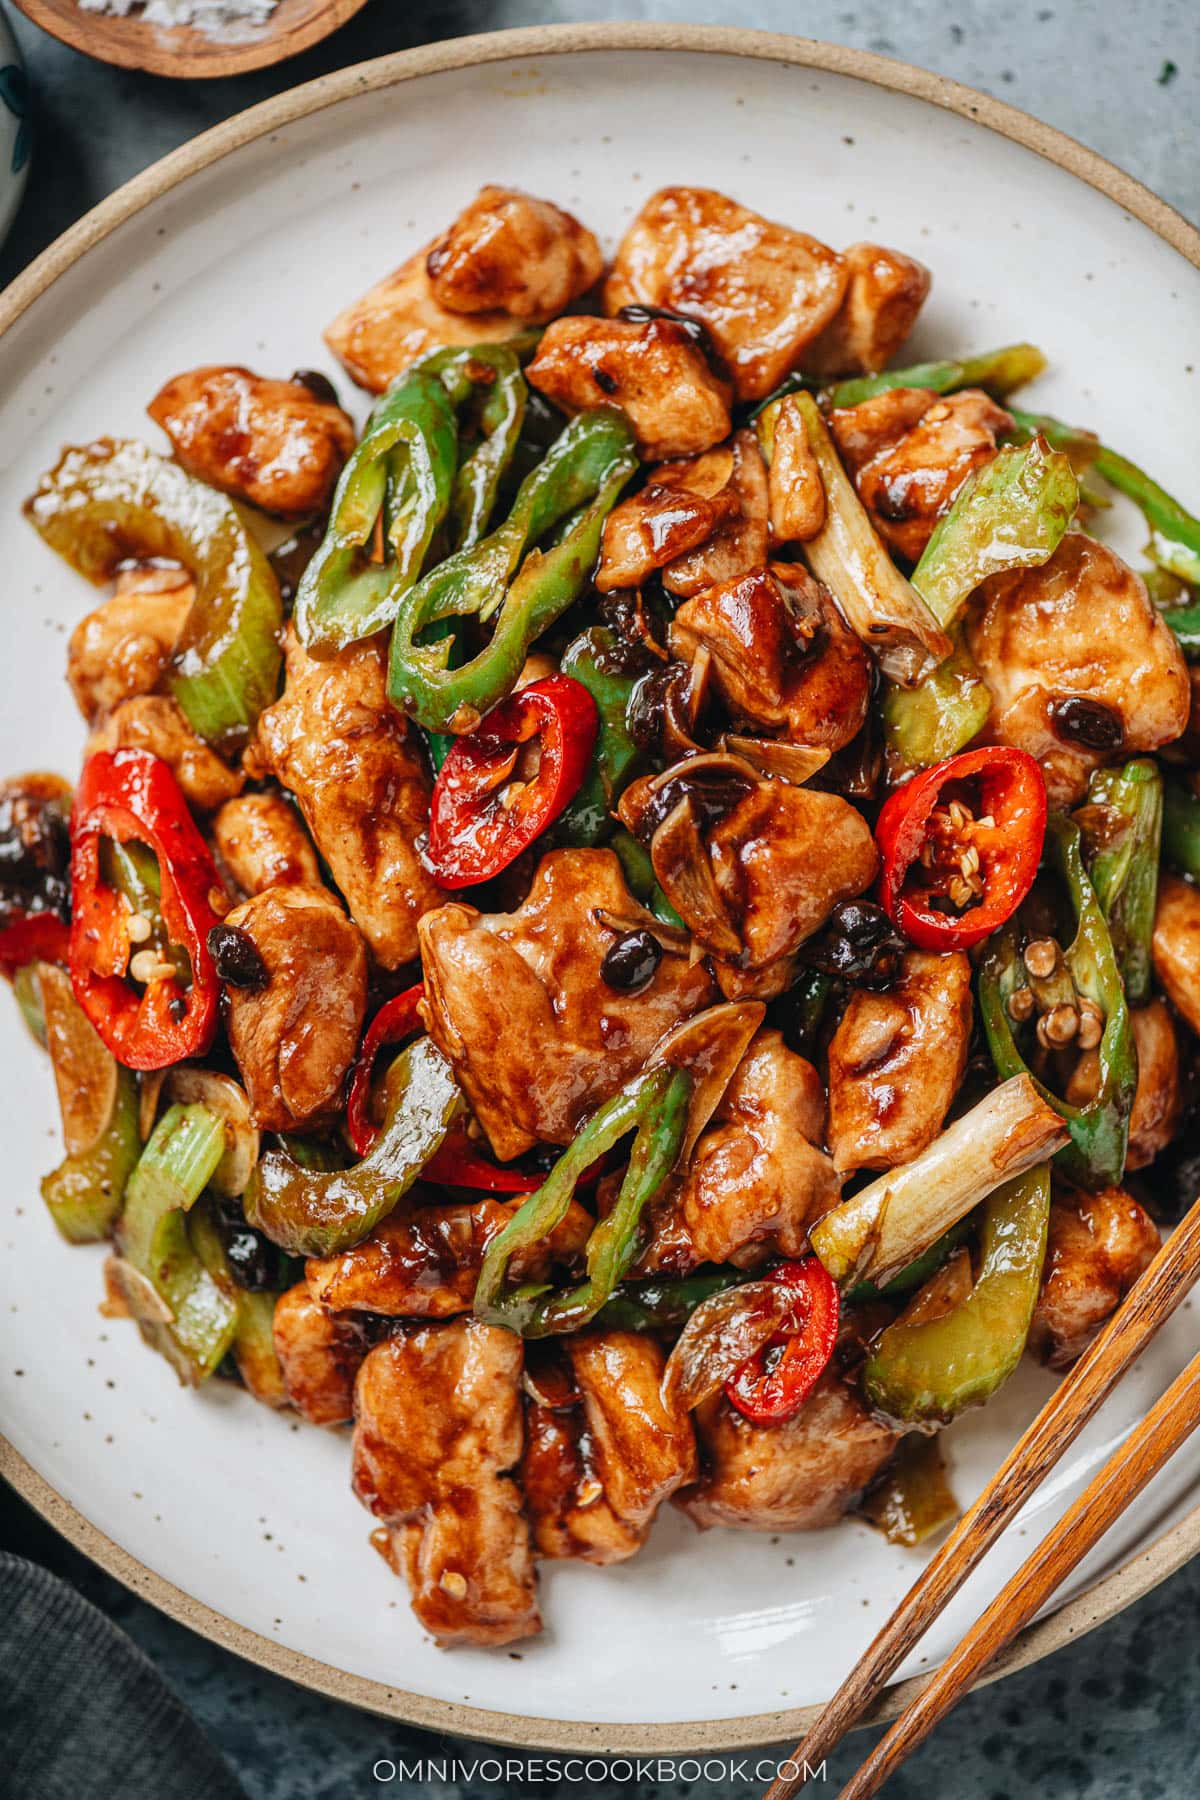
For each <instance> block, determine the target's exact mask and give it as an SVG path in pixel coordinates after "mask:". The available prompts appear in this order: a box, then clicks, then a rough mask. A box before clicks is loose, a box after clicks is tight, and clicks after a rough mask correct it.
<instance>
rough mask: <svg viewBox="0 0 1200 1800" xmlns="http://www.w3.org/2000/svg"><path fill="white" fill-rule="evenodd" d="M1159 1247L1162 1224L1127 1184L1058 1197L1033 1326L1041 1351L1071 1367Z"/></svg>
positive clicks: (1033, 1341) (1033, 1343) (1035, 1346)
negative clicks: (1129, 1191)
mask: <svg viewBox="0 0 1200 1800" xmlns="http://www.w3.org/2000/svg"><path fill="white" fill-rule="evenodd" d="M1158 1247H1159V1235H1158V1226H1157V1225H1156V1224H1155V1223H1154V1220H1153V1219H1152V1218H1151V1217H1150V1215H1149V1213H1148V1212H1146V1211H1145V1209H1144V1208H1143V1207H1141V1206H1139V1205H1138V1203H1137V1201H1136V1200H1134V1199H1133V1198H1132V1196H1131V1195H1129V1194H1127V1193H1125V1191H1124V1190H1123V1189H1122V1188H1105V1189H1104V1190H1103V1192H1101V1193H1099V1194H1082V1193H1080V1194H1076V1193H1072V1194H1069V1195H1066V1196H1064V1197H1063V1198H1061V1199H1056V1200H1055V1202H1054V1204H1053V1205H1052V1206H1051V1208H1050V1232H1049V1239H1048V1243H1047V1247H1046V1261H1045V1264H1044V1266H1043V1270H1042V1287H1041V1292H1040V1293H1039V1294H1038V1298H1037V1305H1036V1306H1035V1307H1034V1309H1033V1322H1032V1324H1031V1325H1030V1328H1029V1347H1030V1349H1031V1350H1032V1351H1033V1352H1034V1354H1035V1355H1037V1356H1040V1357H1041V1359H1042V1361H1043V1362H1045V1363H1048V1364H1049V1365H1050V1367H1051V1368H1052V1369H1069V1368H1070V1366H1071V1364H1072V1363H1073V1362H1075V1360H1076V1359H1077V1358H1078V1357H1080V1356H1082V1355H1083V1352H1084V1351H1085V1350H1086V1349H1087V1347H1088V1345H1089V1344H1090V1343H1091V1341H1092V1339H1093V1338H1094V1337H1095V1335H1096V1333H1097V1332H1098V1331H1099V1329H1100V1327H1101V1326H1102V1325H1103V1324H1104V1321H1105V1320H1106V1319H1107V1318H1109V1317H1110V1316H1111V1314H1113V1313H1114V1312H1115V1311H1116V1310H1117V1307H1118V1306H1119V1305H1120V1303H1121V1301H1122V1300H1123V1299H1124V1298H1125V1295H1126V1294H1127V1293H1128V1292H1129V1290H1130V1288H1131V1287H1132V1286H1133V1284H1134V1282H1135V1281H1136V1280H1137V1278H1138V1276H1139V1275H1140V1274H1141V1272H1142V1270H1143V1269H1144V1268H1145V1267H1146V1265H1147V1264H1148V1263H1149V1262H1150V1261H1151V1260H1152V1259H1153V1257H1154V1256H1155V1254H1156V1253H1157V1250H1158Z"/></svg>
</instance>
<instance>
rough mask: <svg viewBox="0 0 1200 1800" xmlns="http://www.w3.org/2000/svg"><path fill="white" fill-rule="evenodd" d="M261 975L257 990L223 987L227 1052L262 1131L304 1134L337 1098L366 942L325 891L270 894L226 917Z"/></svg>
mask: <svg viewBox="0 0 1200 1800" xmlns="http://www.w3.org/2000/svg"><path fill="white" fill-rule="evenodd" d="M225 927H226V929H227V930H234V931H238V932H240V933H242V934H243V935H244V936H245V937H247V938H249V940H250V942H251V944H252V945H253V946H254V948H255V950H257V951H258V954H259V956H260V957H261V959H262V962H263V965H264V967H265V968H266V971H267V981H266V983H265V984H264V985H262V986H261V987H234V986H232V985H230V984H226V989H225V1002H226V1012H225V1025H226V1029H227V1031H228V1033H229V1047H230V1049H231V1050H232V1051H233V1054H234V1057H235V1058H236V1060H237V1065H238V1068H239V1070H240V1071H241V1076H242V1083H243V1085H244V1087H245V1089H246V1093H247V1094H248V1095H249V1098H250V1111H251V1113H252V1115H253V1118H254V1123H255V1124H256V1125H257V1126H259V1127H260V1129H262V1130H264V1131H303V1130H304V1129H305V1128H306V1127H307V1126H309V1125H315V1124H320V1123H322V1122H323V1121H325V1120H327V1119H329V1118H331V1117H332V1116H333V1114H334V1113H335V1112H336V1111H337V1109H338V1106H339V1105H340V1103H341V1099H342V1087H343V1083H344V1082H345V1079H346V1071H347V1070H348V1069H349V1067H350V1064H351V1063H352V1062H353V1060H354V1056H355V1052H356V1051H357V1049H358V1040H359V1036H360V1034H361V1031H362V1022H363V1013H364V1012H365V1010H366V1004H367V953H366V949H365V947H364V945H363V941H362V935H361V933H360V932H359V930H358V927H357V926H356V925H353V924H351V922H350V920H349V919H348V918H347V917H346V915H345V913H344V912H343V911H342V909H341V907H340V906H339V905H338V903H337V901H336V899H335V898H334V896H333V895H332V894H331V893H330V892H329V891H328V889H327V888H313V887H277V888H268V889H267V891H266V892H265V893H263V894H256V895H254V897H253V898H252V899H250V900H244V901H243V902H242V904H241V905H240V906H235V907H234V909H233V911H232V912H230V913H227V914H226V916H225Z"/></svg>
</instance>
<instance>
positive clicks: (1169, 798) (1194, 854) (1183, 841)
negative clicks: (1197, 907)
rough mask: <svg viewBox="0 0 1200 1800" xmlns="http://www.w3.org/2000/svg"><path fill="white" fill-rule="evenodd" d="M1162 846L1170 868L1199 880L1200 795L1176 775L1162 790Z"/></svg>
mask: <svg viewBox="0 0 1200 1800" xmlns="http://www.w3.org/2000/svg"><path fill="white" fill-rule="evenodd" d="M1162 847H1163V855H1164V856H1165V857H1166V859H1167V861H1168V862H1169V863H1170V864H1171V866H1172V868H1175V869H1178V870H1179V872H1180V874H1181V875H1190V876H1191V878H1192V880H1193V881H1200V797H1198V796H1197V795H1196V794H1194V793H1193V792H1192V790H1191V788H1190V787H1188V786H1187V785H1186V783H1185V782H1183V781H1181V780H1180V779H1179V778H1178V777H1176V776H1171V777H1170V779H1169V780H1168V781H1167V784H1166V791H1165V793H1164V794H1163V826H1162Z"/></svg>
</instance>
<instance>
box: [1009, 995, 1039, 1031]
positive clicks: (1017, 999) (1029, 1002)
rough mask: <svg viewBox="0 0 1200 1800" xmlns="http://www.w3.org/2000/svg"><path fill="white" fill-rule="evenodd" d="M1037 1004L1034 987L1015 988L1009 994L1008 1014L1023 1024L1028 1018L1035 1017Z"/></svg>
mask: <svg viewBox="0 0 1200 1800" xmlns="http://www.w3.org/2000/svg"><path fill="white" fill-rule="evenodd" d="M1036 1005H1037V1002H1036V1001H1035V1000H1034V997H1033V989H1032V988H1027V987H1022V988H1015V989H1014V990H1013V992H1012V993H1011V994H1010V995H1009V996H1008V1016H1009V1018H1010V1019H1016V1021H1017V1023H1018V1024H1023V1023H1024V1021H1025V1020H1026V1019H1031V1018H1032V1017H1033V1013H1034V1008H1035V1006H1036Z"/></svg>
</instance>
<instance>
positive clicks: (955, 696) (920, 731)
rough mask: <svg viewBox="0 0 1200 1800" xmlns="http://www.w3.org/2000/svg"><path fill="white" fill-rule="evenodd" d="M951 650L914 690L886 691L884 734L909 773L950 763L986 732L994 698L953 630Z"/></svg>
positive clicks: (959, 634)
mask: <svg viewBox="0 0 1200 1800" xmlns="http://www.w3.org/2000/svg"><path fill="white" fill-rule="evenodd" d="M950 642H951V645H952V649H951V651H950V654H949V656H948V657H946V659H945V661H944V662H940V663H939V664H938V666H937V668H936V669H931V670H930V672H929V674H928V675H926V676H925V678H924V680H923V681H919V682H918V683H917V685H916V686H915V687H911V688H904V687H899V686H898V685H897V684H896V683H895V682H889V683H888V685H887V687H886V688H885V689H884V695H883V703H882V712H883V732H884V739H885V742H886V743H887V745H888V748H889V749H890V750H891V751H892V752H893V753H894V754H895V755H896V756H897V757H898V758H899V759H900V761H901V762H902V763H903V764H904V765H905V766H906V767H907V768H910V769H929V768H932V767H933V765H934V764H935V763H940V762H946V761H948V760H949V758H950V757H952V756H957V755H958V753H959V751H960V750H965V749H966V747H967V745H968V744H969V743H970V742H971V740H972V738H975V737H977V736H978V735H979V733H980V732H981V731H982V730H983V728H984V726H985V725H986V724H987V720H988V714H989V713H990V712H991V710H992V696H991V692H990V690H989V688H988V685H987V683H986V682H985V681H984V679H983V676H982V675H981V674H980V673H979V671H978V669H977V668H976V667H975V662H974V659H973V657H972V656H971V653H970V651H969V650H968V649H967V646H966V643H965V641H964V639H963V632H962V627H961V626H958V625H955V626H951V628H950Z"/></svg>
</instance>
